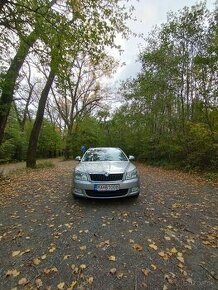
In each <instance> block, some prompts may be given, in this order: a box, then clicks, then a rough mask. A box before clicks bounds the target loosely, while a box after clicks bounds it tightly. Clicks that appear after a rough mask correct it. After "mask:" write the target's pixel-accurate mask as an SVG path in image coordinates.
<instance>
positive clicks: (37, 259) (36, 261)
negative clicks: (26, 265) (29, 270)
mask: <svg viewBox="0 0 218 290" xmlns="http://www.w3.org/2000/svg"><path fill="white" fill-rule="evenodd" d="M40 263H41V260H40V259H39V258H35V259H33V264H34V265H36V266H37V265H39V264H40Z"/></svg>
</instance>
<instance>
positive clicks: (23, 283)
mask: <svg viewBox="0 0 218 290" xmlns="http://www.w3.org/2000/svg"><path fill="white" fill-rule="evenodd" d="M28 283H29V281H28V280H27V279H26V278H21V279H20V280H19V281H18V285H21V286H25V285H26V284H28Z"/></svg>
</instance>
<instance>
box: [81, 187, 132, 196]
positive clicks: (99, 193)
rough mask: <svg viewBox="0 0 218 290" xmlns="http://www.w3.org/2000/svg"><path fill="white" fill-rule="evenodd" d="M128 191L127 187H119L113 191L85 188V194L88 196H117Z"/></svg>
mask: <svg viewBox="0 0 218 290" xmlns="http://www.w3.org/2000/svg"><path fill="white" fill-rule="evenodd" d="M127 193H128V189H119V190H115V191H96V190H86V194H87V195H88V196H90V197H116V196H117V197H118V196H124V195H126V194H127Z"/></svg>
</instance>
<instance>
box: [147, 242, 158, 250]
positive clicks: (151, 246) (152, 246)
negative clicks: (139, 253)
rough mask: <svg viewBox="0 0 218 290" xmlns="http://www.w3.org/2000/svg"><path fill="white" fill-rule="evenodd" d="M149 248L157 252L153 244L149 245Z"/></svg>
mask: <svg viewBox="0 0 218 290" xmlns="http://www.w3.org/2000/svg"><path fill="white" fill-rule="evenodd" d="M149 247H150V248H152V249H154V250H157V246H156V245H155V244H154V243H153V244H150V245H149Z"/></svg>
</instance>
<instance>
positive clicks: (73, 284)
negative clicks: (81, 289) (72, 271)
mask: <svg viewBox="0 0 218 290" xmlns="http://www.w3.org/2000/svg"><path fill="white" fill-rule="evenodd" d="M76 285H77V281H73V282H72V283H71V284H70V287H69V288H67V290H73V289H74V288H75V287H76Z"/></svg>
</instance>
